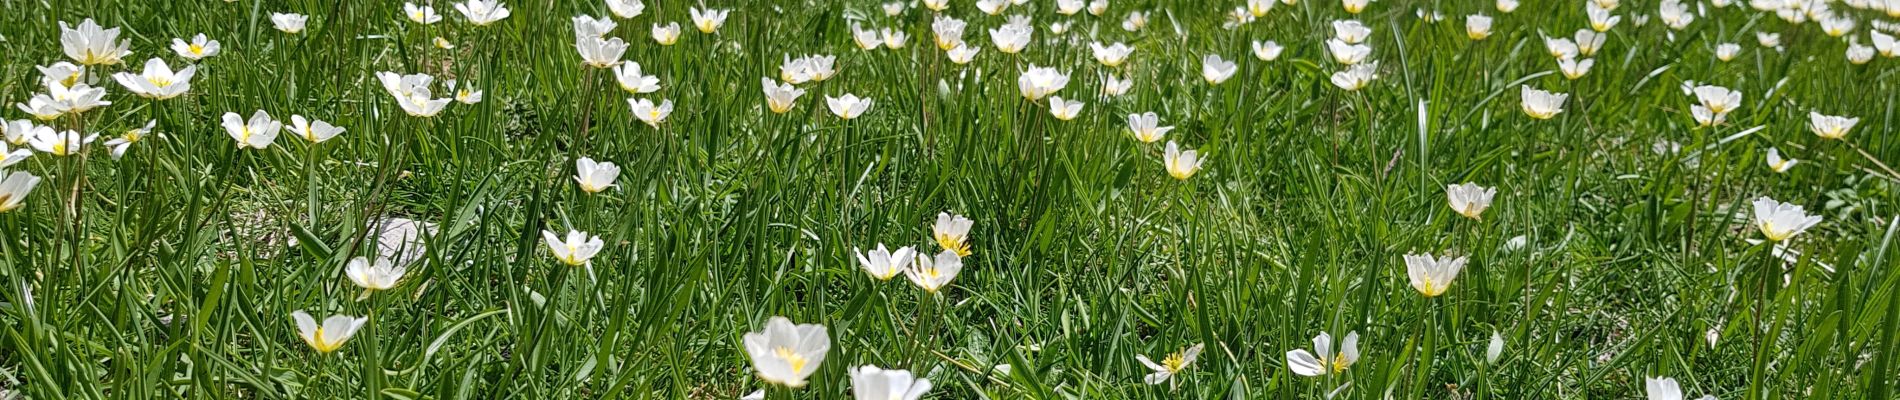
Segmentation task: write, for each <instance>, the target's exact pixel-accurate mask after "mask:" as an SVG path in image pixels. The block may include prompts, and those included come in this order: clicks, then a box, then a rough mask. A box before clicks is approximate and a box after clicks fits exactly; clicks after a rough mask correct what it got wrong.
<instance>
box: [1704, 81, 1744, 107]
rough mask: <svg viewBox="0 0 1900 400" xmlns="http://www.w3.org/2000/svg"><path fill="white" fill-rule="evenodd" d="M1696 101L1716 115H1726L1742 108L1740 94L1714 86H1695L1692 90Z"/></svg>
mask: <svg viewBox="0 0 1900 400" xmlns="http://www.w3.org/2000/svg"><path fill="white" fill-rule="evenodd" d="M1694 91H1695V97H1696V101H1698V102H1701V103H1702V106H1703V107H1708V108H1709V111H1711V112H1714V113H1716V114H1728V112H1729V111H1735V109H1737V108H1741V106H1742V92H1740V91H1734V90H1729V89H1728V88H1725V87H1721V86H1714V85H1702V86H1697V87H1695V89H1694Z"/></svg>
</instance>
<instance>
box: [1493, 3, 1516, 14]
mask: <svg viewBox="0 0 1900 400" xmlns="http://www.w3.org/2000/svg"><path fill="white" fill-rule="evenodd" d="M1496 4H1497V7H1498V12H1501V13H1505V14H1510V13H1511V11H1516V10H1517V0H1498V1H1497V3H1496Z"/></svg>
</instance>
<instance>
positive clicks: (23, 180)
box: [0, 171, 40, 213]
mask: <svg viewBox="0 0 1900 400" xmlns="http://www.w3.org/2000/svg"><path fill="white" fill-rule="evenodd" d="M39 184H40V178H39V177H37V176H33V174H29V173H26V171H13V173H12V174H7V176H6V179H0V213H4V212H8V211H13V210H18V209H20V207H25V206H26V195H27V194H28V193H32V192H33V187H34V186H39Z"/></svg>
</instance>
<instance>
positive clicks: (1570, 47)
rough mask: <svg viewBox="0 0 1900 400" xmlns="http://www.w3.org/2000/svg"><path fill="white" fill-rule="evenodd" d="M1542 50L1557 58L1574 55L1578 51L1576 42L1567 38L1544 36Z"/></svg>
mask: <svg viewBox="0 0 1900 400" xmlns="http://www.w3.org/2000/svg"><path fill="white" fill-rule="evenodd" d="M1544 50H1545V51H1547V52H1550V56H1551V57H1557V59H1559V60H1562V59H1568V58H1573V57H1576V56H1577V53H1578V52H1579V49H1578V48H1577V42H1572V41H1570V39H1568V38H1544Z"/></svg>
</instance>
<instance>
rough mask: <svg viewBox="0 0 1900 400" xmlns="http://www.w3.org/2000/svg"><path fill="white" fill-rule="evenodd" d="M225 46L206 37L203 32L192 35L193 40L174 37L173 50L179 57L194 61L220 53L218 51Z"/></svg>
mask: <svg viewBox="0 0 1900 400" xmlns="http://www.w3.org/2000/svg"><path fill="white" fill-rule="evenodd" d="M223 48H224V47H223V46H221V45H219V44H218V41H216V40H211V39H209V38H206V37H205V34H202V33H200V34H198V35H197V36H192V37H191V42H185V39H179V38H173V39H172V51H173V52H177V53H178V56H179V57H184V58H185V59H188V60H192V61H198V60H202V59H204V58H205V57H210V56H215V55H218V51H219V50H222V49H223Z"/></svg>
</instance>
